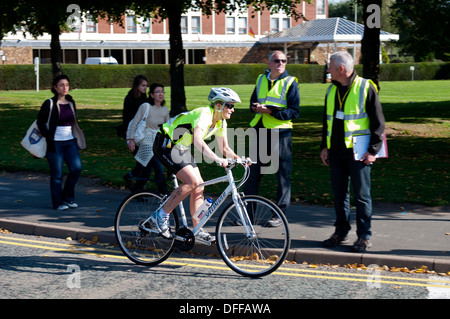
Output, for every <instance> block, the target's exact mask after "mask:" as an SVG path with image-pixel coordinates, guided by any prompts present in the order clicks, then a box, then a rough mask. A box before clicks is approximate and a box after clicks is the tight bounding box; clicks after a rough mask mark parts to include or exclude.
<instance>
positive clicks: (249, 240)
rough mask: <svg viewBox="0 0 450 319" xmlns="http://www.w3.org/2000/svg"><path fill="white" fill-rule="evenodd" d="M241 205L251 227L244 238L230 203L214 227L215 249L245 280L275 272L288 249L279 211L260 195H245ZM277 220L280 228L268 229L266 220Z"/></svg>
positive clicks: (281, 213)
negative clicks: (249, 233) (251, 230)
mask: <svg viewBox="0 0 450 319" xmlns="http://www.w3.org/2000/svg"><path fill="white" fill-rule="evenodd" d="M242 203H243V206H244V208H245V210H246V211H247V214H248V218H249V219H250V222H251V223H252V225H253V229H254V234H253V236H247V232H246V230H245V228H244V226H243V225H240V226H236V221H240V217H239V214H238V211H237V209H236V206H235V205H234V203H231V204H230V205H228V206H227V207H226V208H225V210H224V211H223V212H222V214H221V216H220V218H219V221H218V223H217V226H216V236H217V246H218V249H219V253H220V255H221V257H222V259H223V260H224V261H225V263H226V264H227V265H228V266H229V267H230V268H231V269H233V270H234V271H235V272H237V273H239V274H241V275H243V276H247V277H261V276H265V275H268V274H270V273H272V272H273V271H275V270H276V269H277V268H278V267H280V265H281V264H282V263H283V262H284V260H285V259H286V256H287V254H288V252H289V248H290V237H289V229H288V223H287V220H286V217H285V216H284V214H283V212H282V211H281V210H280V209H279V208H278V206H276V205H275V204H273V203H272V202H270V201H269V200H267V199H265V198H263V197H260V196H245V197H243V198H242ZM273 217H275V218H279V219H280V221H281V226H279V227H268V224H267V222H268V220H269V219H271V218H273Z"/></svg>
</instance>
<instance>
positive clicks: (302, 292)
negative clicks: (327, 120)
mask: <svg viewBox="0 0 450 319" xmlns="http://www.w3.org/2000/svg"><path fill="white" fill-rule="evenodd" d="M88 244H89V243H80V242H76V241H73V240H67V239H66V240H64V239H57V238H44V237H36V236H28V235H19V234H12V233H7V234H5V233H0V291H1V292H2V298H14V299H16V298H18V299H35V298H39V299H54V298H57V299H68V298H70V299H91V298H96V299H108V298H112V299H140V298H149V299H155V298H158V299H159V298H161V299H172V300H183V301H182V302H181V301H180V302H179V303H178V304H177V305H176V306H175V307H171V311H174V312H179V313H180V312H182V311H189V307H194V306H193V302H194V301H192V302H191V304H190V305H189V304H186V300H185V299H197V303H196V304H197V305H200V304H199V302H200V301H199V300H204V301H203V302H206V301H205V300H210V299H224V300H223V302H224V304H221V305H220V306H219V307H217V308H215V311H222V312H226V311H230V312H232V311H240V310H239V309H238V308H239V307H241V310H242V311H244V310H245V309H244V308H242V307H244V306H234V307H235V308H236V309H234V310H233V309H232V307H233V305H234V304H237V305H239V304H242V303H244V305H247V303H248V300H250V299H253V300H252V301H251V303H252V304H254V303H260V304H262V306H263V307H265V306H264V305H266V306H267V307H269V308H270V307H274V308H272V309H269V310H270V311H271V313H273V312H274V311H277V310H279V309H280V308H285V305H286V304H282V303H276V304H275V306H273V305H272V304H270V300H271V299H294V300H298V299H427V298H432V299H441V298H450V276H438V275H430V274H417V273H415V274H410V273H402V272H395V273H393V272H390V271H380V270H379V269H362V270H357V269H348V268H344V267H329V266H316V265H297V264H295V265H293V264H286V265H283V266H282V267H281V268H280V269H279V270H277V271H276V272H275V273H273V274H271V275H268V276H266V277H263V278H258V279H250V278H245V277H242V276H240V275H238V274H236V273H234V272H233V271H231V270H230V269H229V268H228V267H227V266H226V265H225V264H224V263H223V261H222V260H221V259H220V258H218V256H197V255H189V254H175V255H173V257H171V258H169V259H168V260H167V261H165V262H164V263H162V264H160V265H158V266H156V267H151V268H149V267H143V266H138V265H135V264H133V263H132V262H131V261H129V260H128V259H127V258H126V257H124V256H123V255H122V253H121V252H120V250H119V249H118V248H117V247H113V246H112V245H111V244H109V243H95V244H89V245H88ZM225 300H226V301H225ZM225 304H229V306H227V305H225ZM288 305H289V304H288ZM224 307H230V308H224ZM191 310H193V311H203V310H204V311H206V308H205V309H203V308H198V309H196V308H192V309H191ZM267 310H268V309H266V311H267Z"/></svg>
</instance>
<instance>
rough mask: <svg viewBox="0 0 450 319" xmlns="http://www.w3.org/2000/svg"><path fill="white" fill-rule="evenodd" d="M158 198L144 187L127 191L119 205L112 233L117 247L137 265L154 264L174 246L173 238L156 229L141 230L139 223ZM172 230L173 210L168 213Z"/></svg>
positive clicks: (157, 203)
mask: <svg viewBox="0 0 450 319" xmlns="http://www.w3.org/2000/svg"><path fill="white" fill-rule="evenodd" d="M161 201H162V198H161V197H160V196H159V195H157V194H155V193H153V192H151V191H147V190H143V191H138V192H135V193H131V194H130V195H128V196H127V197H126V198H125V199H124V200H123V201H122V202H121V204H120V205H119V208H118V209H117V212H116V217H115V222H114V233H115V235H116V240H117V242H118V244H119V247H120V249H121V250H122V252H123V253H124V254H125V256H127V257H128V259H130V260H131V261H133V262H134V263H136V264H139V265H145V266H155V265H157V264H159V263H161V262H163V261H164V260H166V259H167V258H168V257H169V256H170V254H171V253H172V252H173V250H174V248H175V245H174V244H175V239H173V238H171V239H165V238H163V237H162V236H160V235H159V234H157V233H153V232H149V233H147V232H143V231H142V230H140V229H139V225H140V223H141V222H143V221H144V220H145V219H147V218H148V217H149V216H150V215H151V214H152V213H153V212H154V211H156V210H157V209H158V208H159V206H160V205H161ZM169 223H170V227H171V229H172V230H174V229H175V230H176V229H178V226H179V222H178V216H177V214H176V213H173V214H170V219H169Z"/></svg>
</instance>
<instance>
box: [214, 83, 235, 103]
mask: <svg viewBox="0 0 450 319" xmlns="http://www.w3.org/2000/svg"><path fill="white" fill-rule="evenodd" d="M208 101H209V102H211V103H216V102H224V103H228V102H229V103H240V102H241V99H240V98H239V95H237V93H236V92H234V91H233V90H232V89H229V88H224V87H221V88H212V89H211V92H209V95H208Z"/></svg>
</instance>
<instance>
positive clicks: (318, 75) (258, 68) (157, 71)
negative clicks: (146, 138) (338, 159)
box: [0, 62, 450, 90]
mask: <svg viewBox="0 0 450 319" xmlns="http://www.w3.org/2000/svg"><path fill="white" fill-rule="evenodd" d="M411 66H414V68H415V70H414V80H438V79H439V80H441V79H450V63H448V62H447V63H444V62H438V63H405V64H382V65H381V66H380V79H381V81H409V80H411V71H410V67H411ZM266 68H267V66H266V65H265V64H201V65H199V64H197V65H185V67H184V76H185V85H189V86H191V85H227V84H254V83H255V81H256V78H257V76H258V74H260V73H262V72H264V70H265V69H266ZM324 69H325V68H324V66H322V65H314V64H310V65H306V64H291V65H287V70H288V72H289V74H291V75H294V76H296V77H297V78H298V79H299V81H300V83H314V82H322V80H323V75H324ZM355 69H356V71H357V72H358V74H362V65H356V66H355ZM63 71H64V73H66V74H67V75H68V76H69V78H70V80H71V87H72V88H79V89H84V88H119V87H120V88H124V87H130V86H131V82H132V80H133V78H134V77H135V76H136V75H138V74H144V75H145V76H147V78H148V79H149V81H150V82H159V83H162V84H164V85H165V86H170V67H169V66H168V65H157V64H153V65H77V64H66V65H64V66H63ZM39 74H40V78H39V87H40V88H41V89H48V88H49V87H50V85H51V79H52V75H51V66H50V65H49V64H43V65H40V70H39ZM35 88H36V76H35V73H34V65H0V90H33V89H35Z"/></svg>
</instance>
